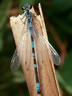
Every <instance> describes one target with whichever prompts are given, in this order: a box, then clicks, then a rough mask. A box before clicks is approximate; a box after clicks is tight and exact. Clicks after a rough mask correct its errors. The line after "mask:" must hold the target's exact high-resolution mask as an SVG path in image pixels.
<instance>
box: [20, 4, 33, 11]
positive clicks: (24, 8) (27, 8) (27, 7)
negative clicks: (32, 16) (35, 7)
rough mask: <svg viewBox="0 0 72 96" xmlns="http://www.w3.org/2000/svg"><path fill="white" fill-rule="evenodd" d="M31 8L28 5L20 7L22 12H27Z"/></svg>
mask: <svg viewBox="0 0 72 96" xmlns="http://www.w3.org/2000/svg"><path fill="white" fill-rule="evenodd" d="M31 8H32V5H29V4H26V5H24V6H22V10H29V9H31Z"/></svg>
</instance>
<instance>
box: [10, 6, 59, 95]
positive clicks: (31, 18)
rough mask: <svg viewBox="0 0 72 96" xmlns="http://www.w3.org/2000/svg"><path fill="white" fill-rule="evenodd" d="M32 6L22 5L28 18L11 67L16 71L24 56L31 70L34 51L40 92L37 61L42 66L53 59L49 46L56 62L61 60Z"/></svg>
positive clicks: (27, 67)
mask: <svg viewBox="0 0 72 96" xmlns="http://www.w3.org/2000/svg"><path fill="white" fill-rule="evenodd" d="M31 8H32V6H31V5H25V6H23V7H22V9H23V10H24V13H25V14H24V17H25V19H26V20H25V29H24V30H23V32H22V37H21V42H20V45H19V47H18V48H17V49H16V50H15V52H14V55H13V58H12V60H11V64H10V67H11V70H12V71H16V70H17V69H18V67H19V65H20V62H21V61H22V58H24V64H25V65H26V69H27V70H29V67H30V63H31V52H32V55H33V61H34V69H35V75H36V85H37V92H38V93H40V84H39V79H38V74H37V63H38V64H39V65H40V66H41V68H42V64H45V63H47V62H45V61H47V60H50V59H51V57H50V56H49V53H48V52H49V48H50V50H51V53H52V58H53V62H54V64H56V65H59V64H60V62H61V60H60V57H59V55H58V53H57V52H56V50H55V49H54V48H53V47H52V45H51V44H50V43H49V42H48V40H47V39H45V37H44V36H43V34H42V28H41V24H40V22H39V20H38V19H37V18H36V16H35V15H34V14H33V13H31V11H30V9H31ZM29 34H30V35H29ZM29 38H30V39H29ZM30 42H31V43H30ZM30 44H31V45H30ZM30 50H32V51H30ZM36 58H37V59H36Z"/></svg>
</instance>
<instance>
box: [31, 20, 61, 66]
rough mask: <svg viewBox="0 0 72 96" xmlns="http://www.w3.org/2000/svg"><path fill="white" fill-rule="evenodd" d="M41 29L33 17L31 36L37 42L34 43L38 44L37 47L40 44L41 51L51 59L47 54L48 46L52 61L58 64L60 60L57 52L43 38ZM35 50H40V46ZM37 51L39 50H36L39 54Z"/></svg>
mask: <svg viewBox="0 0 72 96" xmlns="http://www.w3.org/2000/svg"><path fill="white" fill-rule="evenodd" d="M41 31H42V30H41V27H40V24H39V23H38V21H37V20H35V19H34V20H33V37H34V39H35V42H36V43H37V44H36V43H35V44H36V46H38V47H40V46H41V50H43V53H44V54H46V55H47V56H48V58H49V59H51V57H50V55H49V47H50V50H51V53H52V58H53V62H54V64H56V65H59V64H60V62H61V60H60V57H59V55H58V53H57V52H56V50H55V49H54V48H53V47H52V45H51V44H50V43H49V42H48V41H47V40H46V39H45V37H44V36H43V35H42V33H41ZM48 45H49V46H48ZM37 50H40V48H37ZM39 52H40V51H38V54H39ZM45 57H46V56H45Z"/></svg>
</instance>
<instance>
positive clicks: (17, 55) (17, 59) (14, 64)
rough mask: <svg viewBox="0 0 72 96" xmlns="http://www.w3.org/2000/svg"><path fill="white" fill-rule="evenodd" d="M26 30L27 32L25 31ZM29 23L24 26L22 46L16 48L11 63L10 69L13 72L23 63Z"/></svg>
mask: <svg viewBox="0 0 72 96" xmlns="http://www.w3.org/2000/svg"><path fill="white" fill-rule="evenodd" d="M24 29H25V30H24ZM27 30H28V29H27V23H26V24H25V25H24V27H23V32H22V36H21V40H20V44H19V45H18V47H17V48H16V50H15V52H14V54H13V57H12V60H11V63H10V69H11V71H16V70H17V69H18V68H19V66H20V63H21V60H22V55H23V54H24V53H23V48H24V47H25V44H24V43H25V42H26V34H27Z"/></svg>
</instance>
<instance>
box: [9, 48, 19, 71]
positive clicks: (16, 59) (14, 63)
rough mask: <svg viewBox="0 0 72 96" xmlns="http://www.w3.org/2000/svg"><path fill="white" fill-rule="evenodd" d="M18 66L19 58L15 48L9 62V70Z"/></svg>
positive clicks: (13, 69) (14, 69)
mask: <svg viewBox="0 0 72 96" xmlns="http://www.w3.org/2000/svg"><path fill="white" fill-rule="evenodd" d="M19 66H20V60H19V56H18V54H17V49H16V50H15V52H14V54H13V57H12V60H11V63H10V69H11V71H16V70H17V69H18V68H19Z"/></svg>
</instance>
